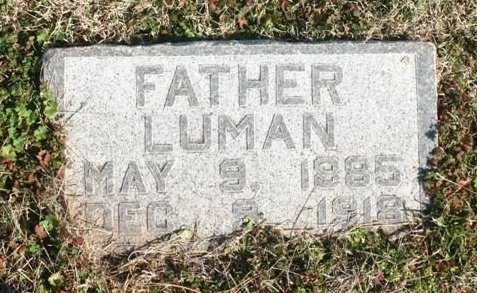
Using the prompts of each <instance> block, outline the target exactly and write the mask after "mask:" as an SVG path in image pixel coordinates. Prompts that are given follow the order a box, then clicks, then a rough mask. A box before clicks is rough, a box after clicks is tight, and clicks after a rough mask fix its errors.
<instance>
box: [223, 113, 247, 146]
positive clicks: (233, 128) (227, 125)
mask: <svg viewBox="0 0 477 293" xmlns="http://www.w3.org/2000/svg"><path fill="white" fill-rule="evenodd" d="M244 130H246V131H247V132H246V140H247V146H246V149H247V150H253V148H254V143H255V137H254V136H255V133H254V116H253V114H247V115H245V116H244V117H243V118H242V120H240V122H239V123H238V124H237V125H236V124H235V123H234V122H233V121H232V120H231V119H230V118H229V117H228V116H225V115H220V116H219V150H225V149H226V144H227V133H226V132H227V131H228V132H229V133H230V134H231V135H232V138H234V139H235V138H237V136H239V134H241V133H242V132H243V131H244Z"/></svg>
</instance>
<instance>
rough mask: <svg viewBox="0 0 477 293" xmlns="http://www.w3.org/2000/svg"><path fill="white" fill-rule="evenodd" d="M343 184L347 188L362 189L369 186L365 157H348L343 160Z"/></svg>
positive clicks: (367, 166) (367, 164) (367, 165)
mask: <svg viewBox="0 0 477 293" xmlns="http://www.w3.org/2000/svg"><path fill="white" fill-rule="evenodd" d="M345 168H346V177H345V182H346V185H348V186H349V187H352V188H353V187H364V186H367V185H368V184H369V181H370V177H371V176H370V175H369V173H368V168H369V163H368V159H366V158H365V157H358V156H349V157H348V158H346V160H345Z"/></svg>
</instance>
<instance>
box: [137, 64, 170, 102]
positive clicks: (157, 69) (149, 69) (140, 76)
mask: <svg viewBox="0 0 477 293" xmlns="http://www.w3.org/2000/svg"><path fill="white" fill-rule="evenodd" d="M163 72H164V71H163V70H162V66H159V65H151V66H149V65H146V66H138V67H136V107H142V106H144V102H145V98H144V96H145V92H146V91H147V90H149V91H153V90H155V89H156V86H155V85H154V84H153V83H146V81H145V78H144V77H145V76H146V75H153V74H155V75H159V74H162V73H163Z"/></svg>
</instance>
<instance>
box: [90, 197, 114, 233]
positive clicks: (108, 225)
mask: <svg viewBox="0 0 477 293" xmlns="http://www.w3.org/2000/svg"><path fill="white" fill-rule="evenodd" d="M85 221H86V222H87V223H90V224H92V225H93V226H94V227H95V228H100V229H105V230H112V229H113V220H112V215H111V208H110V207H108V206H107V205H106V204H105V203H104V202H100V203H91V202H87V203H86V205H85Z"/></svg>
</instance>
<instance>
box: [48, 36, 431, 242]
mask: <svg viewBox="0 0 477 293" xmlns="http://www.w3.org/2000/svg"><path fill="white" fill-rule="evenodd" d="M44 80H45V81H46V82H47V83H48V85H49V88H50V89H51V90H52V91H53V92H54V94H55V95H56V97H57V99H58V102H59V107H60V114H61V123H62V124H63V125H64V128H65V130H66V152H67V158H68V164H67V166H66V173H65V190H64V192H65V196H66V197H67V203H68V206H69V210H70V213H71V215H72V216H73V217H75V218H76V219H78V221H80V222H82V223H85V225H84V227H87V228H88V229H89V231H90V232H91V233H92V239H93V240H94V241H97V242H99V243H105V242H108V243H109V242H112V243H114V244H119V245H130V246H137V245H141V244H144V243H145V242H146V241H149V240H152V239H155V238H158V237H160V236H161V235H164V234H168V233H173V232H174V231H177V230H180V229H189V230H191V231H193V232H194V233H195V235H196V236H197V237H199V238H205V237H208V236H213V235H222V234H227V233H230V232H232V231H235V230H237V229H240V227H241V225H242V224H243V222H244V221H252V220H253V221H254V222H259V221H263V222H264V223H266V224H271V225H279V226H280V227H282V228H283V229H291V230H294V229H296V230H303V229H310V230H323V229H341V228H346V227H350V226H354V225H358V224H363V223H378V224H386V225H388V224H396V223H402V222H406V221H409V220H412V219H413V217H415V216H416V215H417V214H418V213H419V212H420V211H422V210H423V209H424V208H425V206H426V205H427V204H428V200H427V197H426V195H425V193H424V191H423V187H422V182H421V181H422V180H421V177H422V174H424V173H425V171H426V170H427V169H428V166H427V165H426V163H427V159H428V157H430V156H431V151H432V150H433V149H434V148H435V147H436V145H437V133H436V80H435V49H434V47H433V45H431V44H427V43H418V42H391V43H386V42H384V43H348V42H337V43H322V44H313V43H281V42H260V41H257V42H197V43H178V44H162V45H154V46H144V47H141V46H138V47H126V46H93V47H82V48H65V49H52V50H49V51H48V52H47V53H46V55H45V64H44Z"/></svg>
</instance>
